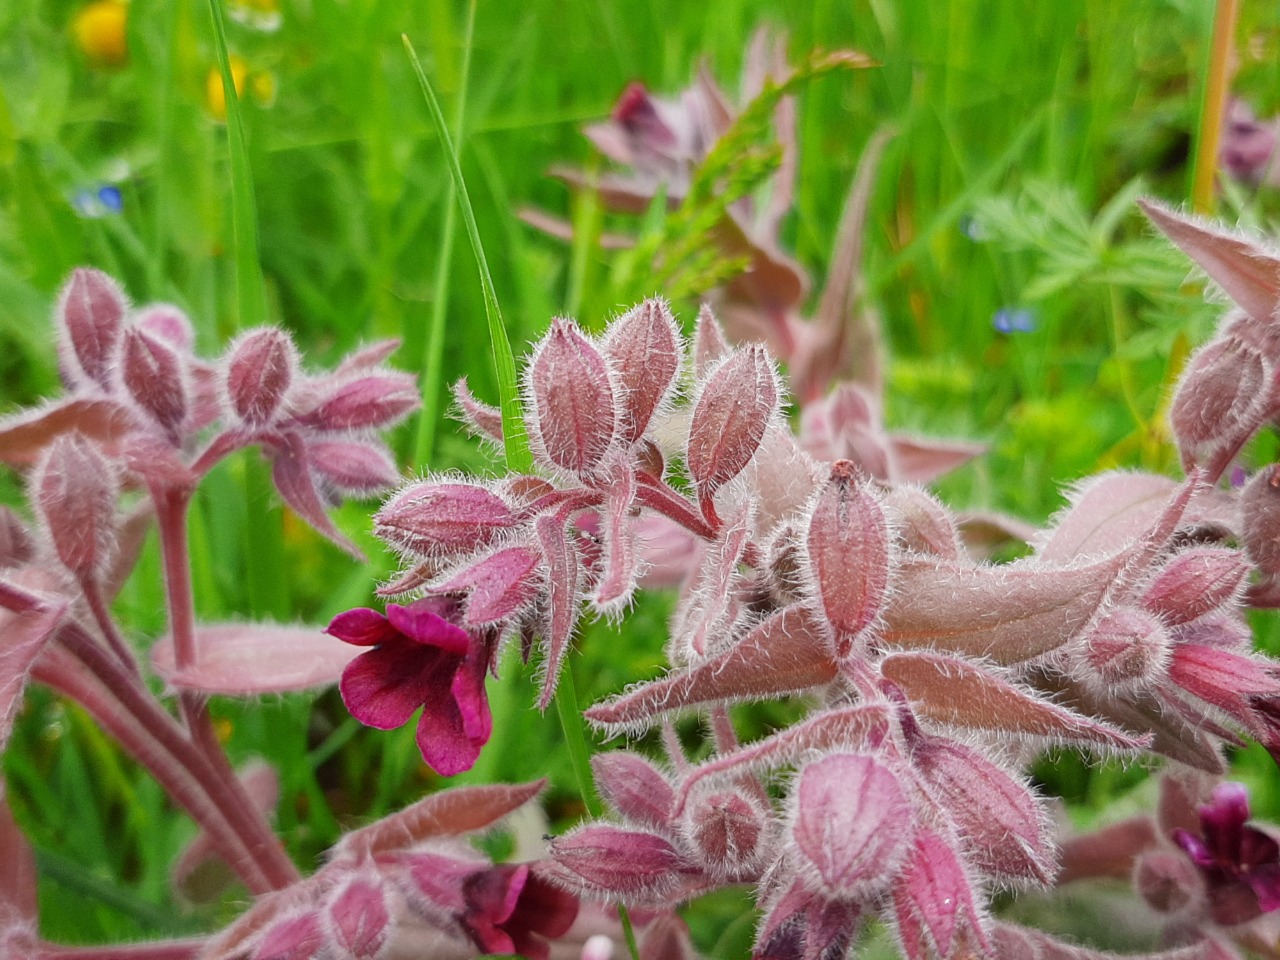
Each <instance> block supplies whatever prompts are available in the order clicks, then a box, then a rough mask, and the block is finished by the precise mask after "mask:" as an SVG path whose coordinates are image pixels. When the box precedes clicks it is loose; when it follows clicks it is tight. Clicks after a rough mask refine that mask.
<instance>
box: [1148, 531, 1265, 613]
mask: <svg viewBox="0 0 1280 960" xmlns="http://www.w3.org/2000/svg"><path fill="white" fill-rule="evenodd" d="M1248 575H1249V563H1248V562H1247V561H1246V560H1245V558H1244V557H1243V556H1242V555H1241V553H1240V551H1238V550H1227V549H1224V548H1214V547H1204V548H1200V549H1196V550H1187V551H1185V552H1183V553H1180V554H1178V556H1176V557H1174V558H1173V559H1172V560H1170V561H1169V562H1168V563H1166V564H1165V565H1164V569H1162V570H1161V571H1160V572H1159V573H1158V574H1157V575H1156V578H1155V580H1153V581H1152V583H1151V585H1150V586H1149V587H1147V589H1146V590H1145V591H1143V596H1142V605H1143V606H1144V607H1146V609H1148V610H1150V611H1151V612H1152V613H1154V614H1156V615H1157V616H1159V617H1160V619H1161V620H1163V621H1164V622H1165V623H1167V624H1168V625H1169V626H1172V627H1176V626H1179V625H1180V624H1184V623H1189V622H1190V621H1192V620H1195V619H1197V618H1198V617H1202V616H1204V615H1205V614H1206V613H1211V612H1212V611H1214V610H1217V609H1219V608H1220V607H1225V606H1227V605H1229V604H1231V603H1232V602H1233V601H1234V600H1235V599H1236V597H1237V596H1238V595H1239V593H1240V590H1241V588H1242V587H1243V586H1244V582H1245V578H1246V577H1248Z"/></svg>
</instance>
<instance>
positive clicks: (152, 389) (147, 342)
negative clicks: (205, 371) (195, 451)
mask: <svg viewBox="0 0 1280 960" xmlns="http://www.w3.org/2000/svg"><path fill="white" fill-rule="evenodd" d="M123 355H124V359H123V363H122V364H121V368H120V376H121V380H122V381H123V382H124V388H125V390H126V391H127V392H128V394H129V396H130V397H132V398H133V400H134V402H135V403H137V405H138V406H139V407H141V408H142V409H143V410H144V411H145V412H146V413H147V415H148V416H150V417H151V419H153V420H154V421H155V422H156V423H158V424H159V425H160V426H161V427H163V428H164V430H165V431H166V432H168V433H169V434H170V435H171V436H173V437H175V438H176V436H177V431H178V429H179V427H181V425H182V421H183V420H184V419H185V418H186V415H187V385H186V381H185V378H184V376H183V370H182V361H181V360H180V359H179V358H178V354H177V353H175V352H174V350H173V348H172V347H170V346H169V345H168V344H166V343H165V342H164V341H163V340H161V339H159V338H158V337H154V336H151V335H150V334H147V333H144V332H143V331H141V330H139V329H138V328H137V327H131V328H129V329H128V330H126V331H125V333H124V350H123Z"/></svg>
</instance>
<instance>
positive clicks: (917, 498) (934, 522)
mask: <svg viewBox="0 0 1280 960" xmlns="http://www.w3.org/2000/svg"><path fill="white" fill-rule="evenodd" d="M884 503H885V507H887V508H888V509H889V510H891V511H893V512H894V513H896V514H897V516H898V517H899V518H900V522H899V523H898V524H897V525H896V526H895V529H894V533H895V534H896V536H895V537H894V540H895V542H896V543H897V545H898V547H899V548H900V549H903V550H912V551H914V552H916V553H930V554H933V555H934V556H937V557H943V558H945V559H947V560H958V559H960V557H961V555H962V551H961V549H960V534H959V532H958V531H957V530H956V524H955V521H954V520H953V519H952V517H951V514H949V513H948V512H947V508H946V507H944V506H943V505H942V504H941V503H940V502H939V501H938V499H937V498H936V497H934V496H933V494H931V493H929V491H927V490H925V489H923V488H921V487H911V486H894V487H892V488H891V489H890V490H889V491H888V492H887V493H886V494H885V495H884Z"/></svg>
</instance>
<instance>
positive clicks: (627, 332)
mask: <svg viewBox="0 0 1280 960" xmlns="http://www.w3.org/2000/svg"><path fill="white" fill-rule="evenodd" d="M605 349H606V350H607V351H608V353H609V356H611V357H612V358H613V360H614V362H615V364H616V369H617V371H618V378H619V380H620V381H621V385H622V387H623V390H624V392H623V397H622V424H621V428H622V431H623V439H624V440H625V441H626V442H627V443H635V441H636V440H638V439H640V436H641V435H642V434H643V433H644V431H645V428H646V427H648V426H649V421H650V420H651V419H652V418H653V414H654V412H655V411H656V410H657V409H658V405H659V404H660V403H661V402H662V398H663V397H665V396H666V395H667V391H668V390H669V389H670V388H671V384H672V383H673V382H674V381H675V376H676V373H677V372H678V371H679V369H680V359H681V350H680V335H679V334H678V333H677V332H676V322H675V317H673V316H672V315H671V308H670V307H668V306H667V304H666V301H664V300H659V299H650V300H646V301H644V303H642V304H640V306H638V307H635V308H633V309H632V310H629V311H628V312H627V313H625V314H623V316H622V317H620V318H619V319H618V320H616V321H614V323H613V325H612V326H611V327H610V328H609V335H608V339H607V340H606V341H605Z"/></svg>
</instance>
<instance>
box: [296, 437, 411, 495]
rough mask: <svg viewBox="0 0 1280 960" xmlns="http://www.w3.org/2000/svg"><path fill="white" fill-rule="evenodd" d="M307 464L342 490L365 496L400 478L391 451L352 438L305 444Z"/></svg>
mask: <svg viewBox="0 0 1280 960" xmlns="http://www.w3.org/2000/svg"><path fill="white" fill-rule="evenodd" d="M307 452H308V459H309V460H310V463H311V467H312V469H314V470H315V471H316V473H318V474H320V475H321V476H322V477H324V479H325V480H327V481H328V482H329V483H330V484H332V485H333V486H334V487H336V488H337V489H338V490H340V491H341V492H342V493H346V494H352V495H355V496H358V497H367V496H369V495H371V494H375V493H380V492H382V491H383V490H386V489H388V488H390V487H394V486H395V485H396V483H397V481H399V479H400V471H399V470H397V469H396V465H395V461H393V460H392V459H391V453H390V451H388V450H387V448H386V447H384V446H383V445H382V444H380V443H375V442H371V441H369V442H360V441H355V440H335V441H320V442H317V443H308V444H307Z"/></svg>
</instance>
